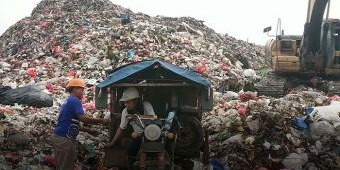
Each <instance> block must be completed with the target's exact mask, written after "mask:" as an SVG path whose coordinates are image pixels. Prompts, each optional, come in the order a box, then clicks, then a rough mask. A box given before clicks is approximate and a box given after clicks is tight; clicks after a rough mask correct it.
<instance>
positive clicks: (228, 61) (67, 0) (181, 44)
mask: <svg viewBox="0 0 340 170" xmlns="http://www.w3.org/2000/svg"><path fill="white" fill-rule="evenodd" d="M0 42H1V44H0V56H1V59H0V62H1V64H0V73H7V74H2V76H4V75H7V76H8V77H10V78H14V77H15V78H16V79H15V81H17V82H25V81H29V80H25V79H24V80H22V79H23V77H24V75H26V74H27V72H30V76H31V77H35V78H37V79H38V80H37V81H41V80H40V79H47V80H48V79H50V78H54V77H62V76H63V75H66V74H69V72H72V71H76V72H77V73H78V75H79V76H82V77H86V78H89V77H90V78H94V79H96V80H100V79H102V78H103V77H105V76H106V75H105V74H106V73H105V70H112V69H114V68H116V67H119V66H122V65H125V64H127V63H131V62H137V61H141V60H146V59H154V58H160V59H162V60H165V61H168V62H171V63H173V64H176V65H178V66H181V67H183V68H187V69H191V70H193V71H196V72H198V73H200V74H203V75H204V76H206V77H207V78H209V79H210V80H211V81H213V84H214V85H215V86H216V87H218V84H219V83H220V81H221V80H226V79H230V78H233V79H236V81H238V82H242V81H244V79H246V77H245V76H244V74H243V69H249V68H251V69H256V68H262V67H264V66H267V63H266V61H265V59H264V58H263V57H262V56H264V50H263V48H262V47H260V46H257V45H255V44H250V43H247V42H245V41H242V40H236V39H235V38H233V37H230V36H228V35H223V34H218V33H216V32H214V31H213V30H212V29H210V28H208V27H207V26H205V25H204V24H203V21H199V20H196V19H194V18H190V17H182V18H170V17H164V16H156V17H150V16H148V15H145V14H142V13H133V12H132V11H130V10H128V9H125V8H123V7H120V6H117V5H114V4H112V3H111V2H110V1H109V0H95V1H93V0H76V1H71V0H58V1H55V0H43V1H41V2H40V3H39V4H38V5H37V7H36V8H35V9H34V10H33V12H32V14H31V16H30V17H26V18H24V19H22V20H20V21H19V22H17V23H16V24H15V25H13V26H11V27H10V28H9V29H8V30H7V31H6V32H5V33H4V34H3V35H2V36H1V37H0ZM57 65H59V66H60V65H62V66H63V67H56V66H57ZM10 70H12V71H10ZM9 71H10V73H8V72H9ZM80 72H81V73H80ZM18 74H19V75H21V76H18ZM86 74H89V75H86ZM17 79H18V80H17ZM26 83H28V82H26Z"/></svg>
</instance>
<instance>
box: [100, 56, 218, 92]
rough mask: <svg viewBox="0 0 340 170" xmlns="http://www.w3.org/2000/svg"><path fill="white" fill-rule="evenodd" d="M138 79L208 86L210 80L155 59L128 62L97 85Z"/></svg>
mask: <svg viewBox="0 0 340 170" xmlns="http://www.w3.org/2000/svg"><path fill="white" fill-rule="evenodd" d="M136 80H138V81H142V80H146V81H160V82H165V81H167V82H175V81H177V82H188V83H193V84H196V85H199V86H203V87H210V86H211V84H210V82H209V81H208V80H207V79H205V78H203V77H201V76H200V75H199V74H197V73H195V72H192V71H189V70H186V69H183V68H180V67H177V66H175V65H173V64H170V63H167V62H164V61H160V60H158V59H155V60H146V61H141V62H137V63H132V64H128V65H125V66H122V67H119V68H117V69H116V70H113V72H112V73H111V74H110V75H109V76H108V77H107V78H106V79H105V80H104V81H103V82H101V83H100V84H98V85H97V86H98V87H99V88H106V87H108V86H110V85H113V84H118V83H133V82H136V83H138V82H137V81H136Z"/></svg>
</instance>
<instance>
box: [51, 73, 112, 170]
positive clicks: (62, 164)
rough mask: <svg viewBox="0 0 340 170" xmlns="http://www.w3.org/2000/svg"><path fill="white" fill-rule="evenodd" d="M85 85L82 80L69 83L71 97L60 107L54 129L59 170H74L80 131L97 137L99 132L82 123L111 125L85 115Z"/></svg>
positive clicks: (54, 145)
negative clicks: (83, 99) (83, 100)
mask: <svg viewBox="0 0 340 170" xmlns="http://www.w3.org/2000/svg"><path fill="white" fill-rule="evenodd" d="M84 89H85V83H84V81H83V80H82V79H79V78H75V79H72V80H70V81H69V83H68V84H67V87H66V91H67V92H69V93H70V96H69V97H68V98H67V99H66V100H65V101H64V103H63V104H62V105H61V107H60V114H59V117H58V123H57V125H56V127H55V129H54V134H53V136H52V143H53V148H54V151H55V153H54V154H55V157H56V160H57V170H73V169H74V166H75V160H76V141H75V139H76V137H77V135H78V133H79V130H82V131H85V132H88V133H90V134H92V135H97V134H98V132H97V131H95V130H91V129H88V128H85V127H82V126H79V123H80V122H83V123H88V124H103V125H107V124H109V123H110V120H108V119H96V118H90V117H87V116H86V115H85V112H84V110H83V106H82V104H81V99H82V98H83V92H84Z"/></svg>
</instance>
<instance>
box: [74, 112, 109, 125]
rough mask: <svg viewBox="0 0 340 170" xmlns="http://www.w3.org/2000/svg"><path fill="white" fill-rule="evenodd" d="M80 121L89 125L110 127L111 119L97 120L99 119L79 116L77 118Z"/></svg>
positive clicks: (83, 115)
mask: <svg viewBox="0 0 340 170" xmlns="http://www.w3.org/2000/svg"><path fill="white" fill-rule="evenodd" d="M77 118H78V120H79V121H81V122H83V123H88V124H102V125H108V124H109V123H110V119H97V118H91V117H88V116H86V115H85V114H79V115H78V116H77Z"/></svg>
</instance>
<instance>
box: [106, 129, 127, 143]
mask: <svg viewBox="0 0 340 170" xmlns="http://www.w3.org/2000/svg"><path fill="white" fill-rule="evenodd" d="M123 130H124V129H122V128H120V127H118V129H117V132H116V134H115V136H114V137H113V139H112V141H111V142H109V143H107V144H106V145H105V147H111V146H113V145H115V144H116V142H117V140H118V139H119V137H120V135H121V134H122V132H123Z"/></svg>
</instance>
